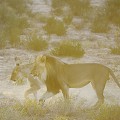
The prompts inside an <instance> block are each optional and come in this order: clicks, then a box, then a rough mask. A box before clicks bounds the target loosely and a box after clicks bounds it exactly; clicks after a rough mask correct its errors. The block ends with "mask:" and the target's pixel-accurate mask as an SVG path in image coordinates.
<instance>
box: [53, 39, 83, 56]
mask: <svg viewBox="0 0 120 120" xmlns="http://www.w3.org/2000/svg"><path fill="white" fill-rule="evenodd" d="M51 53H52V54H53V55H56V56H71V57H82V56H83V55H84V53H85V51H84V50H83V49H82V46H81V43H80V42H79V41H76V40H65V41H60V43H59V44H58V46H57V47H55V48H54V49H53V50H52V51H51Z"/></svg>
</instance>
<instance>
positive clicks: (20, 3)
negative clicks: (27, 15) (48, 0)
mask: <svg viewBox="0 0 120 120" xmlns="http://www.w3.org/2000/svg"><path fill="white" fill-rule="evenodd" d="M4 1H5V2H6V3H7V4H8V5H9V6H10V7H11V8H13V9H15V10H16V12H17V13H19V14H23V13H24V12H27V11H28V7H27V2H26V0H4Z"/></svg>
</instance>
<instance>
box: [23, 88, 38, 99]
mask: <svg viewBox="0 0 120 120" xmlns="http://www.w3.org/2000/svg"><path fill="white" fill-rule="evenodd" d="M37 90H39V89H37V88H36V87H31V88H29V89H28V90H26V91H25V94H24V97H25V98H26V99H27V97H28V95H29V94H33V95H34V97H35V100H37Z"/></svg>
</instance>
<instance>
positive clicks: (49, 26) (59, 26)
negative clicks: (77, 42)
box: [44, 17, 66, 36]
mask: <svg viewBox="0 0 120 120" xmlns="http://www.w3.org/2000/svg"><path fill="white" fill-rule="evenodd" d="M44 30H45V31H46V32H47V33H48V34H49V35H50V34H56V35H58V36H62V35H65V34H66V29H65V26H64V23H63V22H62V21H60V20H56V19H55V18H54V17H50V18H49V19H48V20H47V23H46V25H45V26H44Z"/></svg>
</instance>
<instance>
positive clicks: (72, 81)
mask: <svg viewBox="0 0 120 120" xmlns="http://www.w3.org/2000/svg"><path fill="white" fill-rule="evenodd" d="M91 80H92V79H90V78H87V76H86V77H83V78H80V77H78V78H76V77H74V78H69V80H68V84H69V86H70V87H71V88H80V87H83V86H85V85H87V84H88V83H90V82H91Z"/></svg>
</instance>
